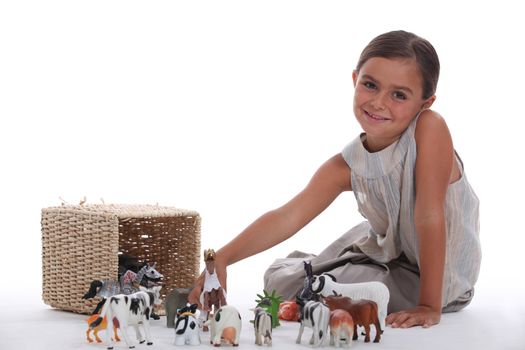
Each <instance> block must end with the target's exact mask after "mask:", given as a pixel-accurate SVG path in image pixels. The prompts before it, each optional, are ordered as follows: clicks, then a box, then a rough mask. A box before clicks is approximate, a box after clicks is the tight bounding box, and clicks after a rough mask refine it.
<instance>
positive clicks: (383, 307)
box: [312, 273, 390, 329]
mask: <svg viewBox="0 0 525 350" xmlns="http://www.w3.org/2000/svg"><path fill="white" fill-rule="evenodd" d="M312 290H313V292H314V293H318V294H320V295H321V296H323V297H327V296H329V295H339V294H340V295H342V296H345V297H349V298H352V299H354V300H358V299H365V300H372V301H374V302H375V303H376V304H377V307H378V317H379V322H380V323H381V329H384V328H385V319H386V316H387V311H388V310H387V308H388V301H389V300H390V292H389V291H388V288H387V286H385V284H384V283H381V282H364V283H337V281H336V279H335V277H334V276H332V275H330V274H327V273H323V274H321V275H320V276H314V278H313V280H312Z"/></svg>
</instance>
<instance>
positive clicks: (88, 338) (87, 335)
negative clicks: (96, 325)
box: [86, 326, 93, 343]
mask: <svg viewBox="0 0 525 350" xmlns="http://www.w3.org/2000/svg"><path fill="white" fill-rule="evenodd" d="M90 332H91V328H89V326H88V329H87V331H86V338H87V341H88V342H90V343H93V339H91V337H90V336H89V333H90Z"/></svg>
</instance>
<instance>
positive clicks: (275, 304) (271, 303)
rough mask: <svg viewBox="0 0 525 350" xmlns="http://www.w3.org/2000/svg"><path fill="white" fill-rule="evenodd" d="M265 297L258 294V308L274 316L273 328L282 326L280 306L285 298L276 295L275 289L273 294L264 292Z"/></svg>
mask: <svg viewBox="0 0 525 350" xmlns="http://www.w3.org/2000/svg"><path fill="white" fill-rule="evenodd" d="M263 293H264V295H261V294H257V296H258V297H259V299H258V300H255V302H256V303H257V306H259V307H262V308H263V309H264V310H265V311H266V312H268V313H269V314H270V315H272V328H275V327H277V326H280V325H281V324H280V323H279V317H278V312H279V305H280V304H281V303H282V301H283V298H282V297H281V296H280V295H275V289H274V290H273V291H272V294H268V292H267V291H266V290H263Z"/></svg>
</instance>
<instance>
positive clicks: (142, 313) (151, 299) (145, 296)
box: [89, 286, 161, 349]
mask: <svg viewBox="0 0 525 350" xmlns="http://www.w3.org/2000/svg"><path fill="white" fill-rule="evenodd" d="M160 288H161V287H160V286H155V287H153V288H151V289H145V288H144V287H141V290H140V291H139V292H136V293H133V294H130V295H125V294H117V295H114V296H112V297H109V298H108V300H107V302H106V303H105V304H104V306H103V307H102V312H101V313H100V315H99V317H98V318H97V319H96V320H95V321H94V322H92V323H90V325H89V327H90V328H91V329H94V328H96V327H97V326H99V325H100V324H101V323H102V321H103V320H104V317H106V318H107V319H108V320H114V319H116V322H118V325H119V328H120V330H121V332H122V337H123V338H124V341H125V342H126V344H127V346H128V347H130V348H131V347H133V345H132V343H131V341H130V339H129V337H128V334H127V326H128V325H132V326H133V327H134V328H135V333H136V335H137V339H138V340H139V342H140V343H143V342H144V341H147V344H148V345H152V344H153V342H152V341H151V334H150V329H149V319H150V317H151V313H152V312H153V306H154V305H160ZM114 322H115V321H114ZM139 324H141V325H142V327H143V328H144V333H145V337H146V340H144V338H143V337H142V334H141V332H140V330H139V328H138V325H139ZM106 335H107V346H108V349H113V340H112V339H111V335H110V332H106Z"/></svg>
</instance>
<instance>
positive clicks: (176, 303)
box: [164, 288, 191, 328]
mask: <svg viewBox="0 0 525 350" xmlns="http://www.w3.org/2000/svg"><path fill="white" fill-rule="evenodd" d="M190 292H191V289H190V288H175V289H173V290H172V291H171V292H170V293H169V294H168V295H167V296H166V301H165V303H164V308H165V310H166V327H168V328H174V327H175V318H176V317H177V310H179V309H182V308H183V307H185V306H186V304H187V303H188V295H189V294H190Z"/></svg>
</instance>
